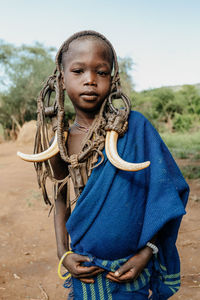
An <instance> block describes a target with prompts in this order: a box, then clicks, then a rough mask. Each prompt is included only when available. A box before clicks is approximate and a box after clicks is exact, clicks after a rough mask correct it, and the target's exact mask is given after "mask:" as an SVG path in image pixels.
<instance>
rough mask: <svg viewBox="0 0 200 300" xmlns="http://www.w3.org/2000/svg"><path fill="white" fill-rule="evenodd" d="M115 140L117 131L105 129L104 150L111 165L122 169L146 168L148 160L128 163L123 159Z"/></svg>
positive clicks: (137, 169) (135, 169)
mask: <svg viewBox="0 0 200 300" xmlns="http://www.w3.org/2000/svg"><path fill="white" fill-rule="evenodd" d="M117 140H118V133H117V132H116V131H113V130H112V131H107V134H106V142H105V150H106V155H107V157H108V160H109V161H110V162H111V164H112V165H114V166H115V167H116V168H118V169H120V170H124V171H139V170H142V169H145V168H147V167H148V166H149V165H150V161H146V162H143V163H129V162H127V161H125V160H123V159H122V158H121V157H120V156H119V155H118V152H117Z"/></svg>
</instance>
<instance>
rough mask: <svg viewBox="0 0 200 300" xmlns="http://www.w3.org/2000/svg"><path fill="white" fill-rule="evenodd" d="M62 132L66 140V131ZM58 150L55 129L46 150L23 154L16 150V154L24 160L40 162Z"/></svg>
mask: <svg viewBox="0 0 200 300" xmlns="http://www.w3.org/2000/svg"><path fill="white" fill-rule="evenodd" d="M64 134H65V140H66V139H67V134H68V133H67V132H66V131H65V132H64ZM58 152H59V148H58V142H57V131H56V132H55V138H54V140H53V143H52V144H51V146H50V147H49V148H48V149H47V150H45V151H43V152H41V153H37V154H24V153H22V152H19V151H18V152H17V155H18V156H19V157H20V158H21V159H23V160H25V161H29V162H42V161H45V160H47V159H49V158H51V157H53V156H55V155H56V154H57V153H58Z"/></svg>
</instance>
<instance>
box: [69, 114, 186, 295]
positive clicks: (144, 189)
mask: <svg viewBox="0 0 200 300" xmlns="http://www.w3.org/2000/svg"><path fill="white" fill-rule="evenodd" d="M128 124H129V125H128V126H129V127H128V131H127V132H126V134H125V135H124V136H123V137H122V138H119V140H118V153H119V155H120V156H121V157H122V158H123V159H124V160H126V161H129V162H134V163H139V162H143V161H147V160H149V161H150V162H151V165H150V166H149V167H148V168H146V169H144V170H141V171H137V172H127V171H122V170H118V169H116V168H115V167H114V166H113V165H112V164H111V163H110V162H109V161H108V159H107V157H106V154H105V151H104V157H105V160H104V162H103V163H102V164H101V165H100V166H99V167H97V168H95V169H94V170H93V171H92V174H91V176H90V178H89V180H88V182H87V184H86V186H85V188H84V190H83V192H82V194H81V195H80V197H79V199H78V201H77V204H76V207H75V209H74V211H73V212H72V214H71V216H70V218H69V220H68V221H67V223H66V227H67V231H68V233H69V234H70V237H71V247H72V250H73V251H74V252H76V253H79V254H82V255H88V256H89V257H90V258H91V261H92V264H94V265H98V266H101V267H104V269H107V270H108V271H110V270H111V269H112V268H111V265H112V263H105V261H108V262H114V261H117V260H119V259H121V258H124V259H125V261H126V260H127V259H128V258H130V257H131V256H133V255H134V254H135V253H137V252H138V250H139V249H141V248H142V247H144V246H145V245H146V243H147V242H148V241H150V240H151V238H152V237H153V236H154V235H155V234H157V233H158V232H159V238H158V241H157V245H158V247H159V254H158V256H156V257H154V259H153V260H152V261H151V262H150V265H151V268H150V269H151V270H150V278H149V281H150V284H151V289H152V291H153V294H154V295H153V296H152V299H168V297H169V296H171V295H172V294H173V293H174V292H176V291H177V289H178V287H179V285H180V283H178V281H179V282H180V278H179V276H178V275H177V278H176V276H175V275H174V274H179V271H180V263H179V257H178V253H177V250H176V246H175V243H176V238H177V234H178V229H179V226H180V221H181V218H182V216H183V215H184V214H185V208H184V207H185V205H186V202H187V198H188V193H189V188H188V185H187V183H186V182H185V180H184V178H183V176H182V174H181V172H180V170H179V168H178V167H177V165H176V163H175V161H174V159H173V158H172V156H171V154H170V152H169V151H168V149H167V147H166V145H165V144H164V142H163V141H162V139H161V137H160V136H159V134H158V133H157V131H156V130H155V129H154V127H153V126H152V125H151V123H150V122H149V121H148V120H147V119H146V118H145V117H144V116H143V115H142V114H140V113H138V112H135V111H134V112H131V114H130V116H129V120H128ZM123 263H124V261H123V262H122V263H121V264H123ZM152 265H153V267H152ZM119 266H120V264H118V265H117V268H118V267H119ZM117 268H116V269H117ZM152 268H153V269H152ZM170 276H171V277H170ZM174 276H175V277H174ZM171 278H175V279H176V280H174V282H175V281H176V283H177V284H174V285H173V284H171V283H170V284H169V285H167V283H166V282H167V281H169V279H170V280H171ZM170 282H171V281H170ZM141 288H142V286H141ZM156 297H158V298H156Z"/></svg>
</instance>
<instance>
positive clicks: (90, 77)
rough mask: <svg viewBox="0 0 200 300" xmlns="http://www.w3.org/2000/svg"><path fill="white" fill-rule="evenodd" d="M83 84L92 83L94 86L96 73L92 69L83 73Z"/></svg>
mask: <svg viewBox="0 0 200 300" xmlns="http://www.w3.org/2000/svg"><path fill="white" fill-rule="evenodd" d="M84 85H92V86H96V85H97V82H96V74H95V73H94V72H92V71H88V72H86V73H85V80H84Z"/></svg>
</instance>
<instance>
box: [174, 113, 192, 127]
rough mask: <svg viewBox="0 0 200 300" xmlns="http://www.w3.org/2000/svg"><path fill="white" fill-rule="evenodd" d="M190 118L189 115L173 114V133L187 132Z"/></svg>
mask: <svg viewBox="0 0 200 300" xmlns="http://www.w3.org/2000/svg"><path fill="white" fill-rule="evenodd" d="M192 121H193V119H192V116H191V115H181V114H178V113H175V116H174V119H173V129H174V130H175V131H182V132H183V131H188V130H189V129H190V128H191V127H192Z"/></svg>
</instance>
